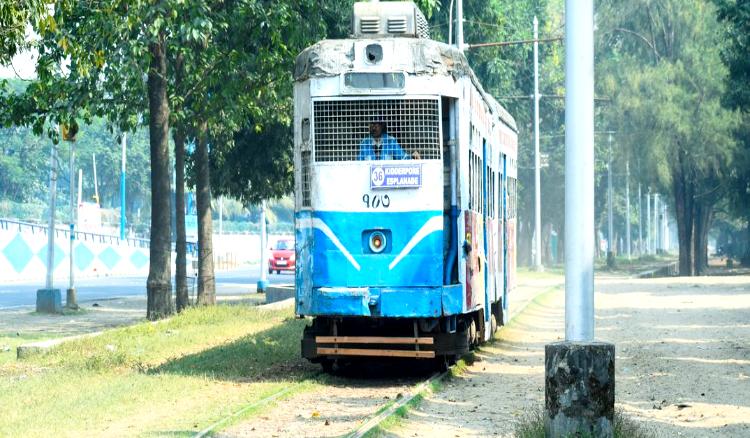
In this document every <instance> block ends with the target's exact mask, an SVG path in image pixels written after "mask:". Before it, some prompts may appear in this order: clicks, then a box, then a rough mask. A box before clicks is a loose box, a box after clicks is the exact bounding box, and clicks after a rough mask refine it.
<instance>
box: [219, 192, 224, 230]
mask: <svg viewBox="0 0 750 438" xmlns="http://www.w3.org/2000/svg"><path fill="white" fill-rule="evenodd" d="M223 235H224V197H223V196H219V236H223Z"/></svg>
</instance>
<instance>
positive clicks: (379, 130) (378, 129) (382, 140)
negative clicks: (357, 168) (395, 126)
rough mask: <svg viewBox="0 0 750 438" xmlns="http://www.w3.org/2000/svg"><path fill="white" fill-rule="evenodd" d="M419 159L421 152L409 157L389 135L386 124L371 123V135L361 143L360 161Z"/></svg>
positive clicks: (415, 152)
mask: <svg viewBox="0 0 750 438" xmlns="http://www.w3.org/2000/svg"><path fill="white" fill-rule="evenodd" d="M412 157H413V158H415V159H419V152H417V151H414V153H413V154H412V155H409V154H408V153H406V151H404V149H403V148H402V147H401V145H400V144H398V140H396V138H395V137H393V136H391V135H388V131H387V126H386V124H385V122H372V123H370V135H368V136H367V137H365V138H364V139H363V140H362V141H361V142H360V143H359V157H358V159H359V160H408V159H409V158H412Z"/></svg>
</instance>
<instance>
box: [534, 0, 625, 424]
mask: <svg viewBox="0 0 750 438" xmlns="http://www.w3.org/2000/svg"><path fill="white" fill-rule="evenodd" d="M565 90H566V93H565V128H566V129H565V341H564V342H555V343H552V344H547V345H546V346H545V349H544V356H545V358H544V364H545V410H544V416H545V418H544V429H545V436H554V437H557V436H568V435H575V434H583V435H591V436H612V424H613V422H614V418H613V413H614V404H615V388H614V384H615V381H614V367H615V366H614V365H615V363H614V360H615V346H614V345H613V344H608V343H603V342H595V341H594V233H593V232H592V231H593V230H594V2H593V0H566V1H565Z"/></svg>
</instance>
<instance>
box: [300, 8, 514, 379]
mask: <svg viewBox="0 0 750 438" xmlns="http://www.w3.org/2000/svg"><path fill="white" fill-rule="evenodd" d="M352 24H353V27H354V29H353V34H352V37H351V38H350V39H344V40H325V41H321V42H319V43H317V44H315V45H313V46H311V47H309V48H307V49H305V50H304V51H303V52H302V53H301V54H300V55H299V56H298V58H297V61H296V66H295V84H294V99H295V108H294V141H295V149H294V161H295V220H296V248H295V249H296V260H297V265H296V273H295V274H296V278H295V281H296V313H297V314H298V315H299V316H307V317H312V318H313V323H312V325H311V326H309V327H307V328H306V330H305V332H304V336H303V340H302V354H303V356H304V357H306V358H308V359H310V360H311V361H313V362H321V363H322V364H323V365H324V367H327V366H330V365H331V364H332V363H333V361H334V360H337V359H341V358H348V357H356V356H386V357H411V358H442V359H445V358H448V359H449V360H450V359H451V358H454V357H456V356H457V355H460V354H462V353H465V352H467V351H468V350H469V349H470V348H471V347H472V346H473V345H475V344H478V343H480V342H483V341H485V340H488V339H490V338H491V337H492V335H493V333H494V331H495V330H496V328H497V325H498V324H502V323H503V322H504V318H505V315H507V306H508V300H509V295H510V293H511V292H512V290H513V288H514V281H515V280H514V277H515V275H514V272H515V267H516V262H515V260H516V257H515V239H516V235H515V229H516V227H515V211H516V209H515V204H516V202H515V199H516V184H515V181H516V155H517V154H516V152H517V132H516V126H515V121H514V120H513V118H512V117H511V116H510V115H509V114H508V113H507V112H506V111H505V109H503V108H502V107H501V106H500V105H499V104H498V103H497V102H496V101H495V100H494V99H492V97H490V96H489V95H488V94H487V93H485V92H484V91H483V89H482V87H481V85H480V84H479V82H478V80H477V78H476V76H475V75H474V73H473V72H472V70H471V68H469V66H468V63H467V61H466V58H465V57H464V56H463V54H462V53H460V52H459V51H458V50H457V49H456V48H455V47H453V46H450V45H447V44H443V43H440V42H436V41H433V40H430V39H429V38H428V35H426V29H427V23H426V20H425V19H424V16H423V15H422V14H421V12H420V11H419V9H418V8H417V7H416V6H415V5H414V3H412V2H382V3H379V2H366V3H365V2H360V3H356V4H355V5H354V14H353V20H352ZM373 122H379V123H382V124H383V126H384V127H385V128H386V131H387V134H388V135H389V136H391V137H392V138H393V139H394V140H395V141H396V142H397V143H398V145H399V146H400V147H401V148H402V149H403V150H404V151H405V153H404V154H403V158H405V159H391V158H396V157H394V156H386V157H384V158H387V159H383V160H362V159H361V158H362V155H361V154H360V147H361V146H362V145H361V144H362V143H363V140H364V139H367V138H368V136H369V135H370V134H369V129H368V128H369V126H370V124H371V123H373ZM415 152H416V153H415Z"/></svg>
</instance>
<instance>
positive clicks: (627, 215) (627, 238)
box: [625, 160, 631, 260]
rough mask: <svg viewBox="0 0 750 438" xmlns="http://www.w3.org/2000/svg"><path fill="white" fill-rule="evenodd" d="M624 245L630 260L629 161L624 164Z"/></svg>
mask: <svg viewBox="0 0 750 438" xmlns="http://www.w3.org/2000/svg"><path fill="white" fill-rule="evenodd" d="M625 245H626V246H627V249H626V252H627V254H628V260H630V258H631V253H630V160H628V161H626V162H625Z"/></svg>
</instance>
